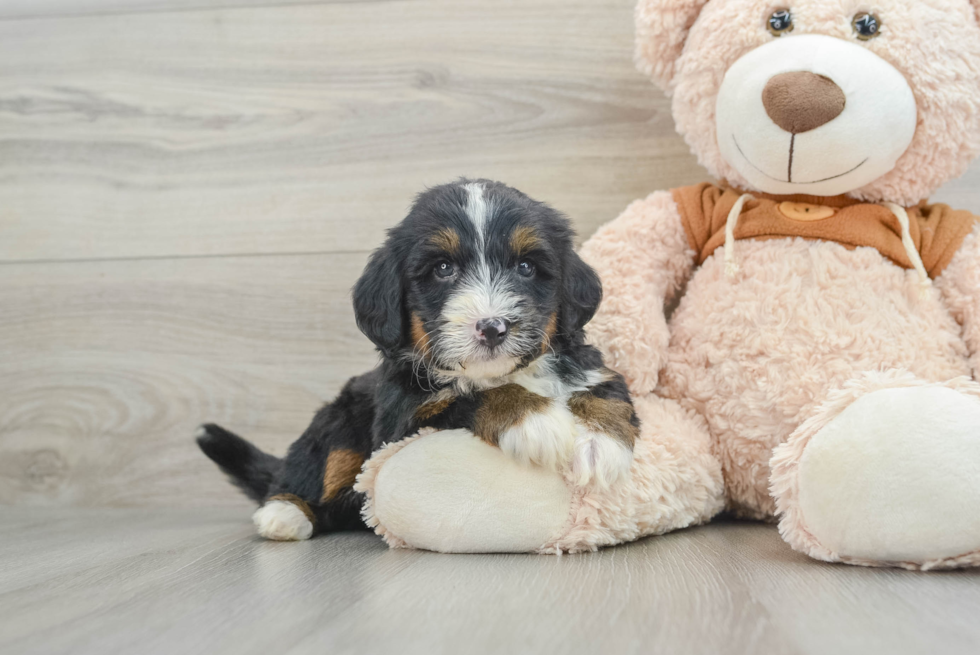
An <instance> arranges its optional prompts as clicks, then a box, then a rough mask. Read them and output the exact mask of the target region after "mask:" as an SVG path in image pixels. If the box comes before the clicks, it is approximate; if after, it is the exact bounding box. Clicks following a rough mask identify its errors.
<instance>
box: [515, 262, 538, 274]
mask: <svg viewBox="0 0 980 655" xmlns="http://www.w3.org/2000/svg"><path fill="white" fill-rule="evenodd" d="M534 271H535V268H534V264H532V263H531V262H529V261H527V260H524V261H522V262H521V263H520V264H518V265H517V273H518V275H520V276H521V277H531V276H532V275H534Z"/></svg>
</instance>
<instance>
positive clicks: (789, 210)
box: [673, 183, 980, 278]
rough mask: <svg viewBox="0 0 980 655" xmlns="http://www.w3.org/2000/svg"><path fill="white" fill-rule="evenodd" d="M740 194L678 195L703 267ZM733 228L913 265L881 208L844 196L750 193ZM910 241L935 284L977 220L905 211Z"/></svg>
mask: <svg viewBox="0 0 980 655" xmlns="http://www.w3.org/2000/svg"><path fill="white" fill-rule="evenodd" d="M741 195H742V192H741V191H738V190H736V189H732V188H729V187H720V186H716V185H713V184H709V183H704V184H698V185H696V186H689V187H683V188H680V189H675V190H674V191H673V196H674V200H675V201H676V202H677V206H678V208H679V209H680V214H681V219H682V221H683V222H684V230H685V231H686V232H687V239H688V242H689V243H690V245H691V248H692V249H694V251H695V252H696V253H697V254H698V263H699V264H701V263H703V262H704V260H706V259H707V258H708V257H710V256H711V254H712V253H713V252H714V251H715V250H717V249H718V248H719V247H721V246H723V245H724V244H725V223H726V222H727V220H728V214H729V213H730V212H731V210H732V207H734V206H735V202H736V201H737V200H738V199H739V197H740V196H741ZM752 196H753V197H754V198H755V200H750V201H748V202H747V203H746V204H745V207H744V209H743V210H742V214H741V216H739V219H738V224H737V225H736V227H735V238H736V239H780V238H787V237H802V238H804V239H819V240H821V241H834V242H836V243H839V244H841V245H843V246H846V247H848V248H858V247H861V246H866V247H870V248H876V249H877V250H878V252H880V253H881V254H882V255H883V256H885V257H887V258H888V259H890V260H891V261H892V262H894V263H895V264H897V265H899V266H902V267H904V268H912V266H913V265H912V262H911V261H910V260H909V256H908V254H907V253H906V251H905V247H904V245H903V244H902V228H901V225H900V224H899V222H898V219H897V218H895V215H894V214H893V213H892V212H891V211H890V210H889V209H888V208H887V207H884V206H882V205H876V204H872V203H865V202H862V201H860V200H855V199H853V198H848V197H847V196H835V197H833V198H825V197H821V196H804V195H796V196H771V195H767V194H764V193H753V194H752ZM908 215H909V223H910V228H911V234H912V241H913V242H914V243H915V246H916V249H917V250H918V251H919V255H920V256H921V257H922V263H923V264H924V265H925V268H926V271H927V272H928V273H929V276H930V277H933V278H935V277H938V276H939V275H940V274H941V273H942V272H943V269H944V268H945V267H946V266H947V265H948V264H949V262H950V261H951V260H952V259H953V256H954V255H955V254H956V251H957V250H959V247H960V244H962V243H963V239H965V238H966V236H967V235H968V234H970V232H971V231H972V230H973V226H974V225H975V224H976V222H977V221H978V220H980V218H978V217H976V216H974V215H973V214H971V213H970V212H967V211H957V210H953V209H950V208H949V207H948V206H947V205H927V204H925V203H924V202H923V203H922V204H920V205H918V206H917V207H911V208H909V209H908Z"/></svg>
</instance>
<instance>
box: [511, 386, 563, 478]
mask: <svg viewBox="0 0 980 655" xmlns="http://www.w3.org/2000/svg"><path fill="white" fill-rule="evenodd" d="M575 432H576V426H575V419H574V418H573V417H572V413H571V412H569V411H568V408H567V407H565V405H563V404H557V403H552V404H551V405H550V406H549V408H548V409H547V410H546V411H544V412H541V413H537V414H531V415H530V416H528V417H527V418H525V419H524V421H523V422H522V423H521V424H520V425H515V426H514V427H512V428H510V429H509V430H507V431H506V432H504V433H503V434H502V435H501V436H500V439H499V440H498V441H497V445H499V446H500V449H501V450H502V451H504V452H505V453H507V454H508V455H510V456H511V457H513V458H514V459H516V460H517V461H519V462H522V463H525V464H536V465H538V466H540V467H542V468H546V469H550V470H552V471H558V470H560V469H561V468H562V467H564V466H565V465H566V464H567V463H568V461H569V460H570V459H571V458H572V451H573V449H574V446H575Z"/></svg>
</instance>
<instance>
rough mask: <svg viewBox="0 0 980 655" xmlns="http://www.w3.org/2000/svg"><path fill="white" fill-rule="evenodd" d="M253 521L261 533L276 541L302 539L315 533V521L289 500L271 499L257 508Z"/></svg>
mask: <svg viewBox="0 0 980 655" xmlns="http://www.w3.org/2000/svg"><path fill="white" fill-rule="evenodd" d="M252 521H253V522H254V523H255V527H256V528H257V529H258V531H259V535H260V536H262V537H265V538H266V539H273V540H275V541H302V540H304V539H309V538H310V537H311V536H312V535H313V522H312V521H310V519H309V518H308V517H307V516H306V513H305V512H303V510H302V509H300V508H299V506H298V505H296V504H295V503H292V502H290V501H288V500H269V501H268V502H266V504H265V505H263V506H262V507H260V508H258V509H257V510H255V514H253V515H252Z"/></svg>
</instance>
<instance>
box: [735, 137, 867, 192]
mask: <svg viewBox="0 0 980 655" xmlns="http://www.w3.org/2000/svg"><path fill="white" fill-rule="evenodd" d="M732 142H733V143H734V144H735V148H736V149H737V150H738V154H740V155H742V158H743V159H745V161H746V162H748V164H749V166H751V167H752V168H754V169H755V170H757V171H759V173H761V174H762V175H765V176H766V177H768V178H769V179H770V180H774V181H776V182H782V183H784V184H802V185H807V184H820V183H821V182H829V181H830V180H836V179H838V178H841V177H844V176H845V175H850V174H851V173H853V172H854V171H856V170H857V169H859V168H861V167H862V166H864V165H865V164H867V163H868V160H869V159H871V157H866V158H865V160H864V161H862V162H861V163H860V164H858V165H857V166H855V167H854V168H852V169H851V170H849V171H846V172H844V173H841V174H840V175H831V176H830V177H825V178H823V179H821V180H814V181H812V182H794V181H793V180H792V179H788V180H783V179H780V178H778V177H773V176H772V175H770V174H769V173H766V172H765V171H764V170H762V169H761V168H759V167H758V166H756V165H755V164H753V163H752V160H751V159H749V157H748V155H746V154H745V152H744V151H743V150H742V146H740V145H738V139H736V138H735V135H734V134H733V135H732ZM792 157H793V147H792V145H791V146H790V162H792ZM790 166H792V163H791V164H790Z"/></svg>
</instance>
